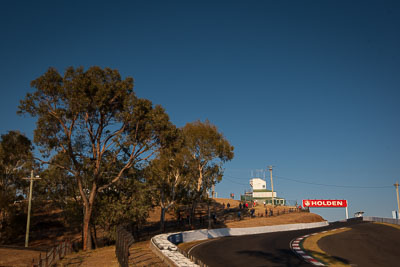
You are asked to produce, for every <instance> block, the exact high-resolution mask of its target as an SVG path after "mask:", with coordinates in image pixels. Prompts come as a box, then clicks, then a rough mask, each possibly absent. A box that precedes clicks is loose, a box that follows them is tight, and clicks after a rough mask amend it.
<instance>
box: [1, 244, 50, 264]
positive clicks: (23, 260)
mask: <svg viewBox="0 0 400 267" xmlns="http://www.w3.org/2000/svg"><path fill="white" fill-rule="evenodd" d="M42 253H44V252H42ZM39 254H40V251H35V250H25V249H13V248H0V266H15V267H17V266H18V267H19V266H24V267H26V266H27V264H29V263H31V262H32V259H33V258H38V257H39Z"/></svg>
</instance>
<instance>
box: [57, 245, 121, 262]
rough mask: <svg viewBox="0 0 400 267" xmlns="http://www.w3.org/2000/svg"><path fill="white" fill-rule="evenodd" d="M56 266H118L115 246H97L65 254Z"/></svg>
mask: <svg viewBox="0 0 400 267" xmlns="http://www.w3.org/2000/svg"><path fill="white" fill-rule="evenodd" d="M57 266H62V267H64V266H67V267H79V266H81V267H91V266H96V267H118V266H119V264H118V260H117V257H116V256H115V246H108V247H104V248H98V249H96V250H90V251H80V252H77V253H72V254H70V255H67V256H66V257H65V258H64V259H62V260H61V261H60V262H59V263H58V264H57Z"/></svg>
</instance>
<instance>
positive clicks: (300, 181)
mask: <svg viewBox="0 0 400 267" xmlns="http://www.w3.org/2000/svg"><path fill="white" fill-rule="evenodd" d="M227 177H229V178H231V179H237V180H241V181H243V180H244V179H247V178H239V177H234V176H230V175H224V178H226V179H228V178H227ZM275 178H278V179H283V180H289V181H293V182H296V183H302V184H309V185H318V186H326V187H340V188H361V189H380V188H381V189H383V188H392V186H391V185H387V186H356V185H334V184H323V183H314V182H307V181H302V180H298V179H293V178H287V177H283V176H277V175H275ZM231 179H228V180H229V181H230V182H232V183H236V184H240V185H248V184H242V183H238V182H236V181H232V180H231Z"/></svg>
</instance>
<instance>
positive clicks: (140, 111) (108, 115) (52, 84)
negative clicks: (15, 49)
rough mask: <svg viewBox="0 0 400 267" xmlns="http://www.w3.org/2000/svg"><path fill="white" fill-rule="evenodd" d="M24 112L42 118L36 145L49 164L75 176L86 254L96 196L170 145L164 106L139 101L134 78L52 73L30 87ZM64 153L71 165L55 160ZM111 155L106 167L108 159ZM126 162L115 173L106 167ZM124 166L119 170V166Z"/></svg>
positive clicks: (95, 70) (95, 71)
mask: <svg viewBox="0 0 400 267" xmlns="http://www.w3.org/2000/svg"><path fill="white" fill-rule="evenodd" d="M31 87H33V88H35V91H34V92H33V93H28V94H27V95H26V97H25V99H23V100H22V101H21V102H20V106H19V113H21V114H24V113H27V114H29V115H31V116H33V117H36V118H37V123H36V129H35V131H34V142H35V143H36V144H37V145H38V146H39V148H40V152H41V153H42V158H41V159H40V161H41V162H42V163H44V164H52V165H54V166H57V167H59V168H61V169H64V170H65V171H67V172H68V173H70V174H71V175H72V176H73V177H74V180H73V181H74V183H75V184H76V186H77V189H78V191H79V194H80V199H81V203H82V205H83V208H84V216H83V224H82V225H83V249H84V250H86V249H87V248H88V246H87V244H88V237H89V235H88V229H89V223H90V218H91V214H92V210H93V207H94V204H95V200H96V196H97V194H98V193H99V192H101V191H103V190H105V189H108V188H110V187H112V186H119V185H120V184H119V183H117V182H118V181H119V180H121V178H122V177H123V175H124V173H126V172H127V171H128V170H129V169H130V168H131V167H133V166H136V165H137V164H139V163H143V162H146V161H147V160H149V159H151V158H152V157H153V156H154V155H155V153H157V151H158V150H159V148H160V147H161V146H162V145H163V144H164V143H165V142H167V140H168V133H169V129H170V127H171V123H170V121H169V118H168V115H167V114H166V113H165V111H164V109H163V108H162V107H161V106H158V105H157V106H153V104H152V103H151V101H149V100H146V99H141V98H138V97H137V96H136V95H135V93H134V91H133V79H132V78H130V77H127V78H125V79H122V78H121V75H120V73H119V72H118V71H117V70H112V69H110V68H104V69H102V68H100V67H96V66H95V67H90V68H89V69H88V70H86V71H85V70H84V69H83V68H82V67H79V68H73V67H69V68H67V70H66V71H65V72H64V75H61V74H60V73H59V72H58V71H57V70H56V69H54V68H49V69H48V71H47V72H46V73H44V74H43V75H42V76H40V77H39V78H37V79H35V80H34V81H32V82H31ZM59 154H63V155H65V156H66V158H67V159H68V160H65V161H63V162H62V163H60V162H58V161H55V160H54V157H55V156H56V155H59ZM105 155H107V162H106V161H105V160H104V157H105ZM117 162H122V164H121V166H120V167H119V168H118V169H116V170H114V172H112V173H104V164H113V163H117ZM118 166H119V165H118Z"/></svg>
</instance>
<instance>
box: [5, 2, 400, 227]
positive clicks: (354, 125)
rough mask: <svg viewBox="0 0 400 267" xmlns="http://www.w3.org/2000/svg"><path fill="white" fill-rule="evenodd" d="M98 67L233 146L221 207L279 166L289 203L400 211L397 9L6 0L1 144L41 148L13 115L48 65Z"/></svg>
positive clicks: (327, 212)
mask: <svg viewBox="0 0 400 267" xmlns="http://www.w3.org/2000/svg"><path fill="white" fill-rule="evenodd" d="M93 65H98V66H101V67H111V68H115V69H118V70H119V71H120V72H121V74H122V75H123V76H124V77H126V76H132V77H133V78H134V79H135V91H136V93H137V94H138V96H140V97H144V98H148V99H150V100H151V101H153V103H155V104H160V105H162V106H163V107H164V108H165V109H166V111H167V113H168V114H169V115H170V118H171V120H172V122H173V123H175V124H176V125H177V126H183V125H185V123H187V122H193V121H195V120H205V119H208V120H210V122H211V123H213V124H215V125H217V127H218V128H219V130H220V131H221V132H223V134H224V135H225V136H226V138H227V139H228V140H229V141H230V142H231V144H232V145H233V146H234V147H235V158H234V159H233V160H232V161H231V162H229V163H228V164H226V165H225V168H226V169H225V177H224V178H223V181H222V182H221V183H220V184H218V185H217V187H216V189H217V192H218V196H219V197H228V196H229V193H231V192H233V193H235V195H236V198H237V197H238V196H239V195H240V194H241V193H243V192H244V190H246V189H249V188H250V186H249V179H250V178H251V171H252V170H253V171H254V170H259V169H265V168H266V167H267V165H274V166H275V167H274V170H273V174H274V177H275V179H274V189H275V190H276V191H277V192H278V196H280V197H284V198H286V199H288V200H297V201H299V202H300V201H301V200H302V199H306V198H324V199H347V200H348V201H349V213H350V215H352V214H353V213H354V212H356V211H365V213H366V215H369V216H382V217H391V211H392V210H395V209H397V205H396V194H395V188H394V186H393V184H394V183H395V182H396V181H397V180H400V164H399V163H400V124H399V122H400V121H399V117H400V104H399V100H400V90H399V89H400V88H399V87H400V2H399V1H378V0H377V1H317V0H315V1H217V0H213V1H205V0H202V1H172V0H169V1H18V0H16V1H1V7H0V89H1V90H0V94H1V95H0V101H1V103H0V111H1V121H0V122H1V123H0V133H1V134H3V133H6V132H7V131H9V130H20V131H22V132H24V133H25V134H26V135H27V136H28V137H30V138H32V136H33V129H34V127H35V120H33V119H31V118H23V117H19V116H17V115H16V111H17V106H18V104H19V100H21V99H22V98H24V96H25V95H26V93H27V92H30V91H32V89H31V88H30V86H29V84H30V82H31V81H32V80H33V79H35V78H37V77H38V76H40V75H42V74H43V73H44V72H45V71H46V70H47V69H48V68H49V67H50V66H53V67H55V68H57V69H58V70H59V71H60V72H61V73H63V72H64V70H65V69H66V68H67V67H68V66H75V67H78V66H84V67H86V68H87V67H89V66H93ZM267 175H268V174H267ZM275 175H276V176H275ZM267 177H268V176H267ZM267 187H268V188H269V187H270V182H269V180H267ZM313 211H314V212H316V213H319V214H321V215H322V216H323V217H324V218H326V219H328V220H335V219H343V218H344V217H345V211H344V210H343V209H315V210H313Z"/></svg>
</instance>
